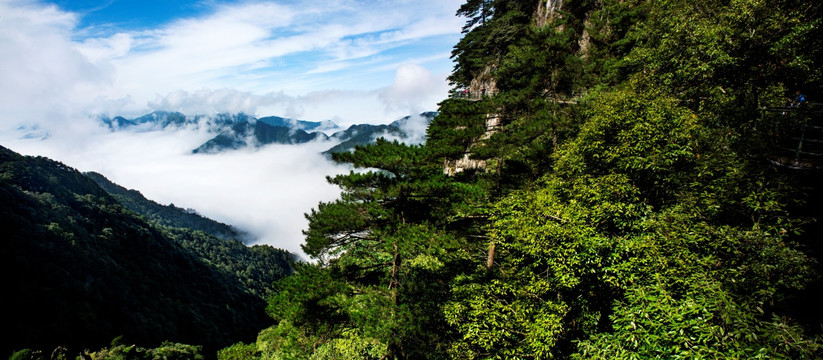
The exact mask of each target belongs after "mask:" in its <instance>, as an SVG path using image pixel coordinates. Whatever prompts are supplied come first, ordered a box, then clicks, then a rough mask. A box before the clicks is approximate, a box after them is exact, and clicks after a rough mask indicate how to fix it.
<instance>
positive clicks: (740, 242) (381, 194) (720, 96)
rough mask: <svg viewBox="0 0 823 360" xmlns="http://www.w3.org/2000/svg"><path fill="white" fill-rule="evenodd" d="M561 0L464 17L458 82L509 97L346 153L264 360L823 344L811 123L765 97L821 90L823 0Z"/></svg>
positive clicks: (730, 354)
mask: <svg viewBox="0 0 823 360" xmlns="http://www.w3.org/2000/svg"><path fill="white" fill-rule="evenodd" d="M538 3H539V2H533V1H504V0H498V1H491V2H487V1H474V0H472V1H467V2H466V3H465V4H464V5H463V6H462V7H461V8H460V10H459V11H458V15H460V16H465V17H467V18H468V21H467V22H466V27H465V28H464V32H465V36H464V38H463V39H462V40H461V41H460V42H459V43H458V44H457V45H456V46H455V49H454V51H453V53H452V55H453V57H454V59H455V69H454V72H453V73H452V75H451V77H450V78H449V80H450V81H451V82H452V83H453V84H454V85H455V86H456V87H458V88H460V87H466V86H469V85H470V84H472V83H473V82H474V83H475V84H477V83H478V82H482V83H489V82H490V81H493V82H494V84H496V87H497V90H498V92H497V93H496V94H494V96H492V97H488V98H484V99H482V100H478V101H473V100H468V99H449V100H445V101H443V102H442V103H441V104H440V111H439V115H438V116H437V117H436V118H435V119H434V120H433V121H432V123H431V125H430V127H429V129H428V132H427V135H428V141H427V143H426V144H425V145H424V146H405V145H402V144H398V143H392V142H388V141H382V140H381V141H378V142H377V143H376V144H375V145H372V146H366V147H359V148H357V149H356V150H355V151H354V152H353V153H346V154H340V155H336V156H335V157H334V159H335V160H337V161H339V162H343V163H347V164H350V165H352V166H353V167H354V168H355V171H352V172H351V173H350V174H347V175H341V176H338V177H334V178H331V179H329V181H330V182H332V183H333V184H336V185H338V186H340V187H341V189H342V190H343V192H342V194H341V198H340V199H339V200H337V201H334V202H330V203H321V204H319V205H318V207H317V209H316V210H313V211H312V212H311V213H310V214H308V215H307V218H308V219H309V229H308V230H307V231H306V236H307V239H306V245H304V249H305V250H306V252H307V253H309V254H311V255H312V256H313V257H315V258H316V259H317V260H318V262H317V263H316V264H312V265H301V267H300V268H299V269H298V271H296V273H295V275H293V276H291V277H289V278H287V279H284V280H281V281H280V282H278V285H277V286H278V287H277V289H278V291H277V292H276V293H275V294H274V295H273V296H272V297H270V300H269V307H268V312H269V314H270V315H271V316H272V317H273V318H274V319H275V321H276V322H277V325H276V326H274V327H272V328H269V329H267V330H266V331H264V332H263V333H261V335H260V336H259V337H258V342H257V344H256V345H257V348H258V349H262V350H261V351H262V357H263V358H304V359H309V358H363V359H370V358H393V359H402V358H460V359H513V358H535V359H543V358H574V359H584V358H586V359H588V358H595V359H648V358H672V359H687V358H688V359H693V358H694V359H703V358H740V359H742V358H779V359H801V358H806V359H813V358H820V357H821V354H823V352H821V343H822V342H821V341H823V338H821V330H820V329H821V326H820V324H821V322H823V321H822V320H821V317H820V312H819V311H817V310H815V309H816V308H815V306H816V304H812V301H811V300H808V299H815V298H818V297H819V288H820V277H819V275H820V270H821V268H820V262H819V258H818V256H819V254H820V246H819V245H817V242H816V238H817V237H819V234H820V232H821V228H820V225H819V222H818V223H817V224H815V220H817V221H819V220H820V218H821V217H822V216H823V214H821V212H820V210H819V207H816V205H815V204H813V203H814V202H816V200H819V198H820V194H821V187H820V184H823V182H821V181H820V176H819V174H814V173H809V172H802V171H797V170H786V169H783V168H779V167H776V166H774V165H773V164H772V163H770V162H769V161H767V159H768V157H769V155H770V154H771V153H772V152H773V151H774V149H775V148H776V147H777V146H778V145H779V139H775V134H783V135H782V136H784V137H785V136H786V135H785V134H789V133H791V130H792V129H796V128H797V127H798V126H799V124H800V122H799V117H798V116H796V115H792V114H789V115H785V114H780V112H775V113H774V114H767V115H763V114H761V112H760V107H761V106H781V105H782V102H783V98H784V97H785V96H786V95H787V94H786V92H787V90H792V89H794V88H797V87H807V88H812V89H814V88H817V87H819V84H820V81H821V70H820V69H823V67H822V66H821V65H823V64H821V61H823V56H820V55H821V54H820V52H821V49H823V44H821V43H820V42H821V40H820V39H821V38H823V36H820V35H822V34H821V30H820V25H821V18H823V16H821V15H823V6H821V5H819V4H812V3H808V2H802V1H793V0H781V1H768V2H767V1H759V0H758V1H743V0H722V1H721V0H697V1H687V0H673V1H664V0H630V1H624V0H604V1H574V2H563V5H562V7H561V8H560V9H556V12H554V13H552V15H551V16H549V17H547V18H546V19H547V20H546V21H548V23H547V24H546V25H542V23H541V21H543V20H545V19H539V18H536V17H537V16H542V15H541V14H540V11H538V9H537V7H536V6H537V4H538ZM551 3H553V2H551ZM541 6H542V4H541ZM490 120H499V125H497V126H496V127H495V126H493V125H494V121H490ZM487 122H489V123H487ZM466 154H468V155H469V156H470V158H471V159H475V160H482V161H484V164H485V168H482V167H481V168H479V169H475V170H473V171H465V172H463V173H460V174H459V175H456V176H454V177H445V176H443V165H444V164H446V165H448V164H449V163H450V161H453V160H456V159H460V158H462V157H463V156H464V155H466ZM807 196H815V198H813V199H815V200H810V201H809V202H808V203H806V202H804V201H803V199H804V198H805V197H807ZM55 231H59V229H55ZM307 289H309V290H307Z"/></svg>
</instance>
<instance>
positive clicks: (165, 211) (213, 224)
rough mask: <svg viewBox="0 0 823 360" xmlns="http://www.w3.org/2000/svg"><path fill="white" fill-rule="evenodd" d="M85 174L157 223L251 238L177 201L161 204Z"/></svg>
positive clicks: (221, 234)
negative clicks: (182, 207)
mask: <svg viewBox="0 0 823 360" xmlns="http://www.w3.org/2000/svg"><path fill="white" fill-rule="evenodd" d="M85 175H86V176H88V177H89V178H91V179H92V180H94V182H95V183H97V185H99V186H100V187H101V188H103V190H106V192H108V193H109V194H110V195H111V196H113V197H114V198H115V199H117V202H119V203H120V204H121V205H123V206H124V207H125V208H126V209H129V210H131V211H133V212H135V213H137V214H139V215H142V216H143V217H145V219H146V220H148V221H149V222H151V223H154V224H156V225H162V226H169V227H176V228H186V229H191V230H200V231H203V232H205V233H208V234H211V235H214V236H216V237H218V238H221V239H226V240H228V239H238V240H244V239H245V238H246V237H248V234H244V233H242V232H241V231H239V230H238V229H236V228H234V227H232V226H231V225H228V224H224V223H221V222H217V221H214V220H212V219H209V218H206V217H203V216H201V215H200V214H198V213H197V212H196V211H194V210H192V209H181V208H178V207H176V206H174V204H169V205H161V204H158V203H156V202H154V201H151V200H149V199H146V198H145V197H144V196H143V194H141V193H140V192H139V191H137V190H130V189H126V188H124V187H122V186H120V185H117V184H115V183H113V182H111V180H109V179H107V178H106V177H105V176H103V175H102V174H100V173H96V172H87V173H85Z"/></svg>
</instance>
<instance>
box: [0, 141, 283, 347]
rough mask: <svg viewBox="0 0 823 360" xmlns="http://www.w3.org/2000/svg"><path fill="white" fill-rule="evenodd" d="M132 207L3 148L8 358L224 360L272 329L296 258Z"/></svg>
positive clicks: (56, 167)
mask: <svg viewBox="0 0 823 360" xmlns="http://www.w3.org/2000/svg"><path fill="white" fill-rule="evenodd" d="M97 180H100V179H97ZM111 186H116V185H113V184H111ZM140 198H141V199H142V196H140ZM125 200H126V199H125V198H124V197H123V196H122V195H117V194H114V195H113V194H110V193H108V192H106V191H105V190H104V189H103V188H101V187H100V186H98V184H97V183H95V182H94V181H93V180H92V179H91V178H89V177H87V176H85V175H84V174H81V173H79V172H78V171H76V170H74V169H72V168H69V167H67V166H65V165H63V164H61V163H59V162H55V161H52V160H49V159H46V158H42V157H26V156H21V155H19V154H16V153H14V152H12V151H10V150H8V149H5V148H2V147H0V232H2V234H3V241H2V245H0V264H2V267H3V270H2V283H3V285H4V290H3V291H2V295H0V308H2V319H3V324H4V326H5V329H6V333H5V335H4V336H3V340H2V343H1V344H2V346H0V352H1V353H2V354H4V355H3V356H8V355H9V354H11V352H12V351H14V350H20V349H25V348H28V349H31V350H24V351H22V352H20V353H17V355H16V358H21V359H22V358H47V357H48V356H52V355H53V354H63V356H64V357H66V356H68V357H69V358H73V357H74V356H75V355H77V354H78V353H79V352H80V351H84V350H86V349H90V350H95V349H99V348H101V347H107V346H111V347H110V348H107V349H104V350H102V351H100V352H97V353H96V355H95V356H96V357H95V358H97V359H103V358H117V356H116V355H114V354H115V353H117V352H118V351H119V352H120V353H122V352H126V353H132V355H135V354H143V353H154V354H166V355H163V356H166V358H173V356H172V355H171V354H178V355H175V356H177V358H192V357H191V356H189V355H192V354H197V355H198V356H203V354H205V355H208V354H212V357H213V356H214V355H213V354H214V352H215V350H216V349H218V348H221V347H224V346H227V345H229V344H231V343H234V342H237V341H240V340H243V339H250V338H253V336H254V334H255V333H256V332H257V331H259V329H262V328H264V327H265V326H266V325H267V324H269V323H270V320H269V319H267V318H266V315H265V313H264V311H263V309H264V307H265V302H264V300H263V297H264V296H265V295H266V293H267V292H268V291H270V290H271V283H272V282H273V281H275V280H277V279H279V278H281V277H283V276H285V275H286V274H288V273H289V272H290V266H289V262H290V261H291V255H290V254H289V253H287V252H285V251H282V250H277V249H273V248H271V247H268V246H253V247H246V246H245V245H243V244H242V243H241V242H239V241H238V240H234V239H230V240H221V239H218V238H216V237H214V236H212V235H209V234H207V233H205V232H203V231H200V230H191V229H184V228H175V227H171V226H163V225H160V224H170V223H173V222H174V219H173V218H164V217H163V216H162V213H163V212H162V211H161V212H151V211H150V212H149V213H147V214H142V216H140V215H138V214H137V213H134V212H132V211H130V210H128V209H127V208H126V206H124V204H123V203H121V202H119V201H124V203H125V202H126V201H125ZM129 201H137V202H146V201H148V200H145V199H142V200H139V199H137V198H136V197H134V198H132V199H131V200H129ZM132 205H133V204H132ZM144 205H146V204H144ZM157 206H159V205H157V204H154V205H153V206H148V207H147V209H155V210H157V209H158V208H157ZM147 219H152V220H151V223H150V222H148V221H147ZM203 221H204V222H206V220H205V219H203ZM117 337H119V338H120V339H121V340H118V341H117V342H115V343H112V339H115V338H117ZM166 341H172V342H174V343H164V342H166ZM180 343H186V344H195V345H196V346H195V345H181V344H180ZM135 344H137V345H139V346H137V347H135V346H134V345H135ZM161 344H162V345H161ZM157 346H159V347H157ZM153 347H157V348H156V349H150V350H145V349H146V348H153ZM140 349H144V350H143V352H142V353H141V352H140ZM38 354H39V355H38ZM44 354H45V356H44ZM107 356H108V357H107ZM147 356H148V355H147ZM52 357H53V356H52ZM121 358H122V357H121ZM130 358H134V356H132V357H130Z"/></svg>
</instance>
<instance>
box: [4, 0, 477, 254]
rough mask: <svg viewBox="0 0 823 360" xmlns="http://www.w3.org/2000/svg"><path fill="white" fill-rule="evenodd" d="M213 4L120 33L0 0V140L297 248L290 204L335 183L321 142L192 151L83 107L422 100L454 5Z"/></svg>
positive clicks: (396, 105) (368, 106) (255, 108)
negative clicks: (102, 120)
mask: <svg viewBox="0 0 823 360" xmlns="http://www.w3.org/2000/svg"><path fill="white" fill-rule="evenodd" d="M40 1H46V0H40ZM214 3H215V2H210V3H206V4H207V5H205V6H212V8H211V9H210V11H207V14H206V15H204V16H200V17H192V18H187V19H178V20H175V21H171V22H169V23H167V24H165V25H161V26H159V27H156V28H152V29H146V28H141V29H140V30H129V29H127V28H122V27H120V28H118V27H115V26H108V25H109V24H92V25H91V26H90V27H87V28H82V29H81V28H78V23H79V22H78V16H79V15H76V14H73V13H69V12H66V11H63V10H60V9H58V8H56V7H54V6H48V5H44V4H43V3H41V2H31V1H16V0H0V54H2V56H0V145H3V146H7V147H10V148H11V149H13V150H15V151H19V152H22V153H25V154H29V155H43V156H48V157H51V158H53V159H56V160H59V161H63V162H64V163H66V164H68V165H70V166H74V167H77V168H79V169H80V170H83V171H98V172H100V173H102V174H104V175H106V176H107V177H109V178H110V179H112V180H114V181H116V182H118V183H120V184H121V185H124V186H126V187H129V188H135V189H138V190H140V191H141V192H143V193H144V194H145V195H146V196H147V197H149V198H151V199H153V200H156V201H158V202H161V203H166V204H168V203H171V202H173V203H175V204H176V205H177V206H180V207H191V208H195V209H197V210H198V211H200V212H201V213H202V214H204V215H206V216H209V217H214V218H215V219H217V220H220V221H225V222H228V223H231V224H235V225H238V226H241V227H244V228H247V229H249V230H250V231H252V232H253V233H254V234H256V235H258V236H260V238H261V239H262V240H263V241H264V242H266V243H270V244H273V245H275V246H281V247H284V248H286V249H288V250H291V251H297V250H298V249H299V243H300V242H302V234H301V233H300V230H302V228H304V227H305V220H304V219H303V213H305V212H308V211H309V210H310V209H311V208H312V207H314V206H316V204H317V202H318V201H321V200H330V199H332V198H334V197H335V196H336V195H337V194H338V189H336V188H335V187H332V186H331V185H328V184H326V182H325V175H328V174H330V173H335V172H338V171H340V169H339V168H337V167H335V166H334V165H332V164H330V163H328V162H326V161H325V160H324V159H323V158H322V157H320V156H319V155H318V153H319V152H320V151H322V150H325V149H326V147H324V145H319V144H307V145H304V146H296V147H295V146H292V147H278V146H269V147H265V148H263V149H261V150H259V151H248V152H246V151H238V152H231V153H226V154H220V155H217V156H195V155H190V154H189V151H190V150H191V149H193V148H196V147H197V146H199V145H200V144H202V142H204V141H206V140H208V138H209V137H210V136H212V135H213V134H208V133H205V132H203V131H202V129H201V130H200V131H194V130H191V129H188V130H185V129H184V130H180V131H176V132H144V133H139V134H137V133H111V132H109V131H108V130H106V129H104V128H102V127H100V126H99V124H98V123H97V122H96V121H95V116H96V115H98V114H104V115H109V116H114V115H124V116H127V117H131V116H138V115H141V114H143V113H146V112H148V111H151V110H172V111H181V112H184V113H187V114H195V113H196V114H213V113H217V112H232V113H236V112H244V113H248V114H254V115H258V116H265V115H278V116H284V117H293V118H299V119H304V120H312V121H320V120H327V119H332V120H334V121H335V122H337V123H338V124H340V125H342V126H347V125H351V124H353V123H388V122H390V121H393V120H396V119H399V118H401V117H403V116H406V115H409V114H416V113H419V112H422V111H428V110H435V106H436V103H437V102H438V101H440V100H441V99H442V98H443V97H445V96H446V94H447V84H446V80H445V76H446V75H445V74H444V73H442V72H443V71H444V70H443V69H444V68H450V67H451V65H450V64H451V62H450V60H449V59H448V57H449V50H450V47H451V45H449V44H448V42H449V41H450V40H454V41H456V39H457V36H459V35H458V34H459V31H460V27H461V26H462V21H461V20H460V19H457V18H455V17H454V16H453V15H454V13H455V10H456V9H457V8H458V7H459V6H460V4H461V3H462V0H416V1H392V2H389V1H354V0H334V1H326V2H322V3H318V2H312V1H306V0H297V1H293V2H287V3H282V4H277V3H273V2H269V1H247V2H243V1H241V2H240V3H233V4H231V5H208V4H214ZM217 3H218V4H219V2H217ZM421 42H423V43H421ZM434 45H438V46H440V45H442V46H443V48H438V47H436V46H434ZM21 126H22V127H21ZM410 126H411V125H410ZM417 130H421V129H417ZM418 133H421V132H420V131H418ZM27 135H30V136H29V137H30V138H24V137H26V136H27ZM44 137H46V139H45V140H38V139H42V138H44Z"/></svg>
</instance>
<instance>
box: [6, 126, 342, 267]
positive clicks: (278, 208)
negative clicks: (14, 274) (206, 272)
mask: <svg viewBox="0 0 823 360" xmlns="http://www.w3.org/2000/svg"><path fill="white" fill-rule="evenodd" d="M78 124H85V125H86V126H81V127H79V128H78V129H76V131H74V132H71V133H69V135H70V136H69V137H68V138H67V137H65V136H63V135H62V134H59V133H58V134H51V135H50V136H49V137H48V138H46V139H41V138H22V137H12V138H9V137H6V138H2V139H0V140H1V141H3V145H4V146H6V147H9V148H11V149H12V150H14V151H17V152H19V153H22V154H25V155H42V156H46V157H50V158H52V159H56V160H59V161H61V162H63V163H65V164H66V165H68V166H71V167H73V168H76V169H77V170H79V171H83V172H86V171H96V172H99V173H101V174H103V175H104V176H106V177H107V178H109V179H110V180H112V181H113V182H115V183H117V184H119V185H121V186H123V187H126V188H130V189H135V190H138V191H140V192H141V193H142V194H143V195H144V196H145V197H147V198H149V199H151V200H154V201H156V202H158V203H161V204H164V205H168V204H171V203H173V204H174V205H175V206H177V207H181V208H193V209H195V210H197V212H198V213H200V214H201V215H203V216H206V217H208V218H211V219H214V220H217V221H220V222H224V223H227V224H231V225H234V226H236V227H237V228H239V229H241V230H244V231H247V232H249V233H250V234H251V235H252V237H253V238H255V239H256V242H255V243H256V244H267V245H271V246H273V247H277V248H281V249H285V250H288V251H290V252H293V253H295V254H298V255H299V256H301V257H303V258H304V259H306V256H305V254H304V253H303V252H302V250H301V249H300V244H302V243H303V234H302V230H304V229H306V228H307V226H308V223H307V221H306V219H305V217H304V214H305V213H307V212H309V211H310V210H311V209H312V208H314V207H316V206H317V204H318V202H320V201H332V200H334V199H336V198H337V197H338V196H339V194H340V190H339V188H337V187H336V186H332V185H330V184H328V183H327V182H326V180H325V177H326V176H327V175H334V174H339V173H344V172H348V171H349V170H348V168H347V167H345V166H342V165H337V164H335V163H333V162H331V161H330V160H328V159H327V158H326V157H325V156H323V155H321V154H320V153H321V152H322V151H324V150H326V149H327V148H329V147H330V146H332V145H333V144H330V143H327V142H316V143H307V144H301V145H269V146H265V147H261V148H257V149H241V150H235V151H227V152H223V153H219V154H213V155H205V154H191V150H192V149H193V148H195V147H197V146H199V145H200V144H202V143H203V142H204V141H206V140H208V139H209V138H210V137H211V136H214V134H210V133H208V132H206V131H205V130H204V128H202V127H200V128H198V127H194V126H193V127H188V128H181V129H166V130H160V131H144V132H137V131H120V132H111V131H109V130H107V129H105V128H103V127H100V126H95V125H94V124H92V123H91V120H89V121H78ZM80 129H84V130H85V133H83V132H82V131H80ZM79 136H82V138H83V139H84V140H80V138H79ZM78 144H81V145H78Z"/></svg>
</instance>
